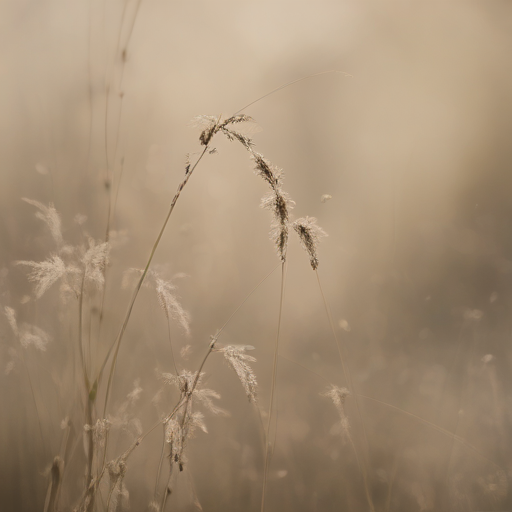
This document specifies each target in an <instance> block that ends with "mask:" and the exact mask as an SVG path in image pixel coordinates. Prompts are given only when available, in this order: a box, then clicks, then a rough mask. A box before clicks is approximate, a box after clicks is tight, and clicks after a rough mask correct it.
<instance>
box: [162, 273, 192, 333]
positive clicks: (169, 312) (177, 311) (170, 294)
mask: <svg viewBox="0 0 512 512" xmlns="http://www.w3.org/2000/svg"><path fill="white" fill-rule="evenodd" d="M175 289H176V287H175V286H174V285H173V284H172V283H171V282H170V281H164V280H163V279H161V278H160V277H157V278H156V294H157V296H158V302H159V303H160V307H161V308H162V309H163V310H164V313H165V315H166V316H167V318H172V319H174V320H176V321H177V322H178V323H179V324H180V325H181V327H182V328H183V330H184V331H185V333H186V334H187V335H190V314H189V313H188V312H187V311H185V310H184V309H183V307H182V305H181V304H180V302H179V301H178V299H177V297H176V295H175V294H174V290H175Z"/></svg>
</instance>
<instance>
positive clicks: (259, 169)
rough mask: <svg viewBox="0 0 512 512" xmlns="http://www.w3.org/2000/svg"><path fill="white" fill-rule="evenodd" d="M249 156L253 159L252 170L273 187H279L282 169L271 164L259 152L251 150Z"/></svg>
mask: <svg viewBox="0 0 512 512" xmlns="http://www.w3.org/2000/svg"><path fill="white" fill-rule="evenodd" d="M251 158H252V159H253V160H254V164H255V167H254V172H255V173H256V174H257V175H258V176H261V177H262V178H263V179H264V180H265V181H266V182H267V183H268V184H269V185H270V186H271V187H272V188H273V189H275V188H279V187H280V186H281V182H282V179H283V171H282V170H281V169H279V167H275V166H274V165H272V164H271V163H270V162H269V161H268V160H267V159H266V158H265V157H264V156H263V155H261V154H260V153H256V152H255V151H253V152H252V154H251Z"/></svg>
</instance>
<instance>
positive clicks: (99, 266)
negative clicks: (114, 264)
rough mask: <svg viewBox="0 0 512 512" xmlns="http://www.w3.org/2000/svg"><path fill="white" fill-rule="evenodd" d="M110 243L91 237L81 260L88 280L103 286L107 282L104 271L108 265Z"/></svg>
mask: <svg viewBox="0 0 512 512" xmlns="http://www.w3.org/2000/svg"><path fill="white" fill-rule="evenodd" d="M109 253H110V244H109V243H108V242H101V243H96V241H95V240H94V239H93V238H89V248H88V249H87V250H86V251H85V253H84V255H83V256H82V259H81V262H82V265H83V267H84V273H85V274H84V275H85V279H86V280H87V281H90V282H92V283H94V284H95V285H96V286H98V287H101V286H103V284H104V282H105V277H104V271H105V268H106V266H107V265H108V257H109Z"/></svg>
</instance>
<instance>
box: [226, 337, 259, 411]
mask: <svg viewBox="0 0 512 512" xmlns="http://www.w3.org/2000/svg"><path fill="white" fill-rule="evenodd" d="M246 350H248V347H247V346H244V345H229V346H227V347H224V348H222V349H221V351H222V352H223V353H224V357H225V358H226V361H227V362H228V364H229V366H231V368H232V369H233V370H234V371H235V373H236V374H237V375H238V378H239V379H240V382H241V383H242V386H243V388H244V390H245V394H246V395H247V398H248V399H249V402H253V403H254V402H256V398H257V391H258V382H257V380H256V375H255V374H254V371H253V369H252V368H251V367H250V366H249V365H248V364H247V362H248V361H249V362H255V361H256V359H255V358H254V357H252V356H250V355H249V354H246Z"/></svg>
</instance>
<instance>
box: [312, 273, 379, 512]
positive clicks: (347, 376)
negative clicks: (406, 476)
mask: <svg viewBox="0 0 512 512" xmlns="http://www.w3.org/2000/svg"><path fill="white" fill-rule="evenodd" d="M315 274H316V278H317V281H318V287H319V288H320V294H321V295H322V300H323V303H324V307H325V311H326V313H327V317H328V319H329V325H330V326H331V331H332V334H333V337H334V342H335V344H336V348H337V349H338V354H339V356H340V362H341V367H342V370H343V375H344V376H345V380H346V382H347V387H348V389H349V391H350V392H351V393H352V395H353V396H354V403H355V405H356V411H357V415H358V418H359V422H360V423H361V427H362V432H363V439H364V442H365V448H366V450H367V451H368V438H367V435H366V428H365V425H364V421H363V417H362V414H361V409H360V408H359V400H358V399H357V394H356V393H355V392H354V386H353V384H352V379H351V377H350V372H349V370H348V368H347V367H346V366H345V362H344V359H343V356H342V354H341V347H340V343H339V340H338V335H337V334H336V329H335V328H334V322H333V319H332V314H331V309H330V308H329V305H328V303H327V299H326V298H325V294H324V290H323V288H322V283H321V282H320V274H319V273H318V269H315ZM350 443H351V445H352V447H353V449H354V452H355V454H356V458H357V462H358V465H359V467H360V470H361V473H362V475H363V481H364V490H365V493H366V498H367V500H368V505H369V507H370V509H371V510H372V512H373V511H374V510H375V507H374V504H373V500H372V497H371V494H370V489H369V483H368V474H367V471H366V462H365V460H366V458H365V457H363V461H362V463H361V462H360V461H359V456H358V453H357V449H356V446H355V444H354V442H353V440H352V438H350Z"/></svg>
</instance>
